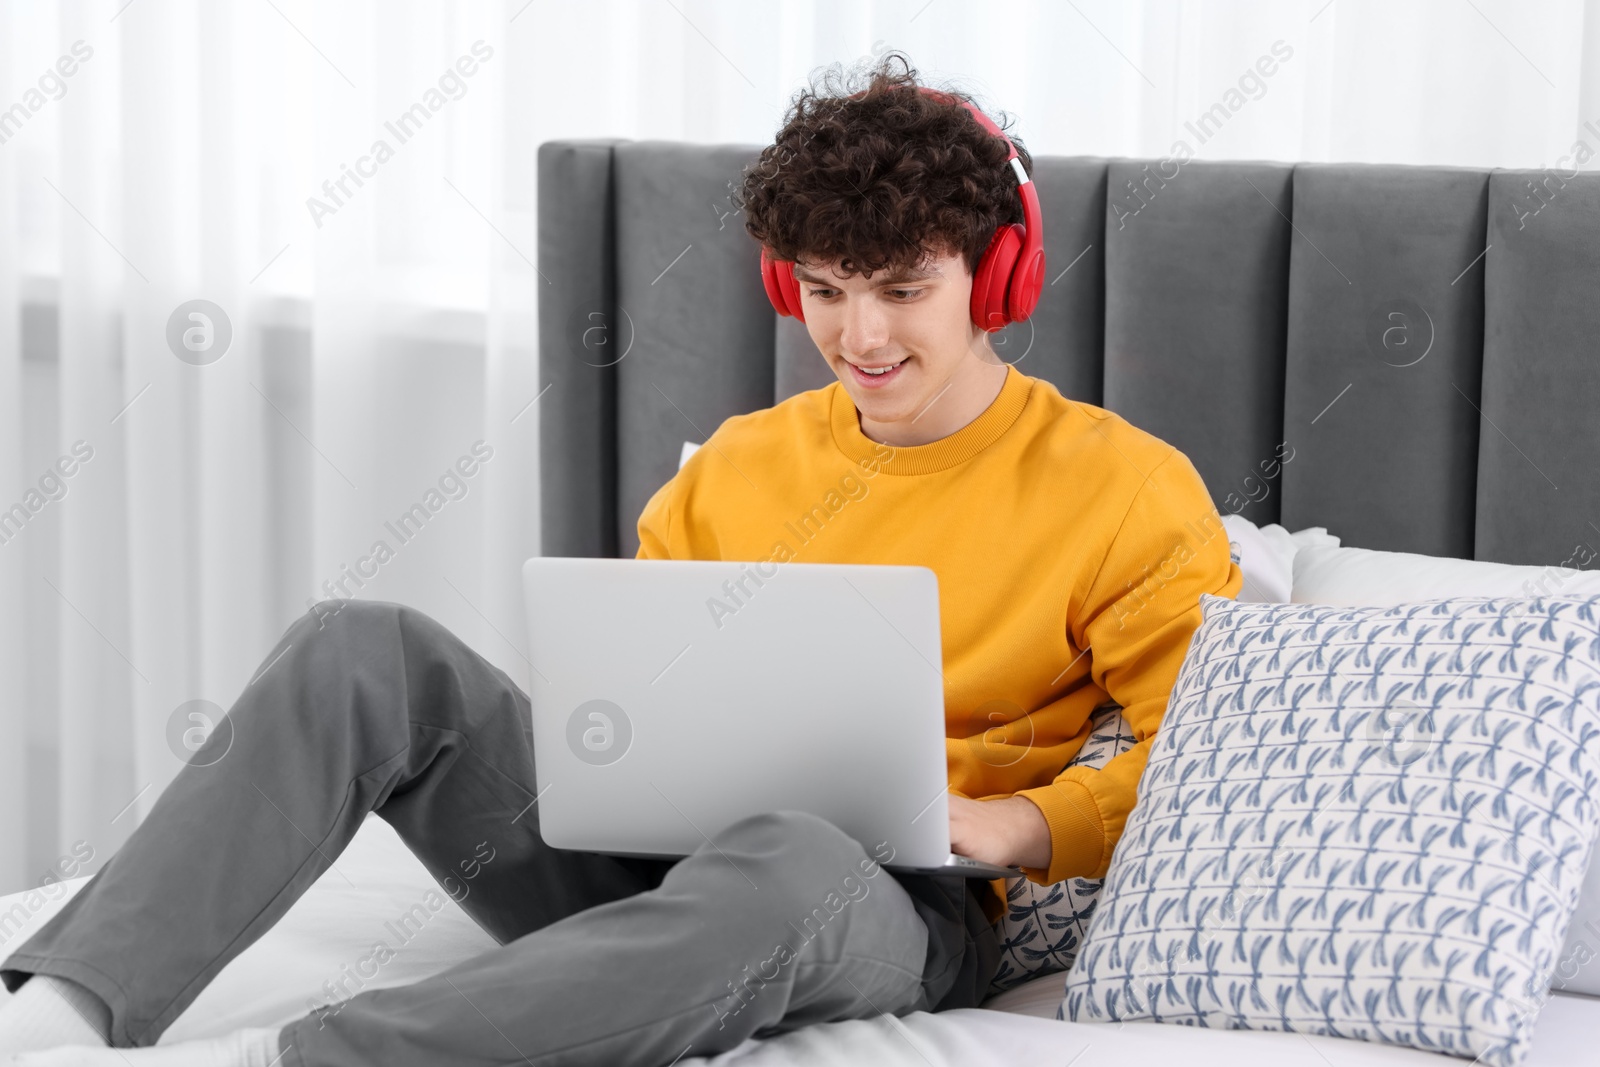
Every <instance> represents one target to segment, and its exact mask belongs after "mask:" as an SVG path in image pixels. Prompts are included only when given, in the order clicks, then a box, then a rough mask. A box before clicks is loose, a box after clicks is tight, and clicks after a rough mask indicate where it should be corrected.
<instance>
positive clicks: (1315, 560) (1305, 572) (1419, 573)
mask: <svg viewBox="0 0 1600 1067" xmlns="http://www.w3.org/2000/svg"><path fill="white" fill-rule="evenodd" d="M1574 562H1576V557H1574V558H1573V559H1569V560H1568V561H1567V565H1566V566H1549V567H1518V566H1513V565H1511V564H1507V563H1484V562H1481V561H1479V560H1471V559H1450V558H1447V557H1444V556H1424V555H1419V554H1417V553H1414V552H1376V551H1373V550H1372V549H1367V548H1325V547H1315V546H1313V547H1306V548H1302V549H1301V550H1300V551H1299V552H1297V553H1296V554H1295V557H1294V596H1293V600H1294V603H1296V604H1337V605H1339V606H1341V607H1371V606H1373V605H1390V604H1405V603H1410V602H1412V601H1416V600H1435V599H1438V598H1440V597H1450V596H1519V597H1533V596H1592V595H1593V594H1595V593H1600V571H1581V570H1575V569H1573V567H1572V566H1571V564H1572V563H1574ZM1239 599H1240V600H1243V599H1244V598H1243V597H1240V598H1239Z"/></svg>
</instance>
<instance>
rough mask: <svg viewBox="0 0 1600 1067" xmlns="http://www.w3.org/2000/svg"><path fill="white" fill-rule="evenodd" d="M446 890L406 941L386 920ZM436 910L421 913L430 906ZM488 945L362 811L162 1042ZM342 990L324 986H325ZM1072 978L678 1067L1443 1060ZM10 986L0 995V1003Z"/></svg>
mask: <svg viewBox="0 0 1600 1067" xmlns="http://www.w3.org/2000/svg"><path fill="white" fill-rule="evenodd" d="M85 881H86V879H81V878H80V879H74V880H72V881H71V882H68V883H65V890H66V891H65V892H63V893H60V894H59V895H58V899H56V900H54V901H46V902H44V903H43V906H42V907H38V909H37V910H30V908H29V907H28V905H27V904H26V903H24V901H25V895H24V894H21V893H18V894H13V895H11V896H8V897H0V958H3V957H4V956H6V955H9V954H10V953H11V952H13V951H15V950H16V949H17V947H18V946H20V945H21V944H22V943H23V942H24V941H25V940H27V937H28V935H29V934H30V933H31V931H33V930H35V929H37V928H38V927H39V926H41V925H43V924H44V922H45V921H46V920H48V919H49V918H50V916H51V915H54V914H55V913H56V911H58V910H59V909H60V908H61V906H62V905H63V904H64V903H65V902H66V901H67V899H69V898H70V896H71V895H72V894H73V893H76V892H77V891H78V889H80V888H82V886H83V884H84V882H85ZM430 892H431V893H435V894H437V898H436V899H439V900H442V901H443V905H444V906H443V907H441V908H439V909H438V910H437V911H428V912H427V914H428V918H427V920H426V922H424V923H423V924H422V926H421V928H420V929H419V930H418V931H417V932H416V933H415V934H414V936H411V937H409V938H408V939H406V940H404V941H403V942H402V941H401V940H400V939H399V938H398V937H397V936H396V934H395V932H394V927H393V923H394V922H395V921H396V920H397V919H399V917H400V916H401V915H403V914H405V913H407V912H408V911H410V910H411V909H412V908H413V906H414V905H417V904H419V903H423V902H424V900H425V899H426V897H427V895H428V894H429V893H430ZM424 910H425V911H426V910H427V909H426V908H425V909H424ZM378 940H383V941H385V942H386V943H387V944H388V945H389V946H390V947H391V950H393V951H394V957H393V959H392V960H391V961H390V962H389V963H388V964H386V965H385V966H384V967H383V968H382V969H381V970H379V971H378V972H377V973H376V974H375V975H372V976H370V977H367V976H363V975H361V974H360V973H359V972H358V970H357V968H358V967H359V965H360V961H361V960H362V958H363V957H364V956H367V955H368V954H369V953H370V952H371V949H372V946H373V943H374V942H375V941H378ZM494 947H495V942H494V939H493V938H491V937H490V936H489V935H488V934H486V933H484V932H483V931H482V930H481V929H479V928H478V926H477V925H476V924H475V923H474V922H473V921H472V920H471V919H470V918H468V917H467V915H466V913H465V912H463V911H462V910H461V908H460V907H459V906H458V905H457V904H456V903H455V902H454V901H451V900H450V899H449V898H448V897H447V896H445V895H444V894H443V893H442V892H441V891H440V890H439V889H438V887H437V885H436V884H435V883H434V882H433V880H432V879H431V878H430V877H429V876H428V873H427V872H426V871H425V870H423V868H422V866H421V864H419V863H418V862H417V861H416V859H415V857H413V856H412V855H411V853H410V852H409V851H408V850H407V849H406V847H405V845H404V844H403V843H402V842H401V841H400V839H399V837H398V836H397V835H396V834H395V832H394V830H393V829H391V828H390V827H389V825H388V824H387V823H385V822H384V821H383V820H381V819H378V818H376V817H375V816H373V817H369V818H368V819H367V821H366V823H365V824H364V825H363V826H362V828H361V831H360V832H359V833H358V834H357V835H356V837H355V839H354V840H353V841H352V842H351V844H350V847H349V848H348V849H346V850H345V852H344V853H343V854H342V855H340V856H339V857H338V859H337V860H336V861H335V864H334V868H333V869H332V870H329V871H328V872H327V873H326V874H324V875H323V877H322V878H320V879H319V880H318V881H317V883H316V884H315V885H313V886H312V887H311V889H310V890H309V891H308V892H307V893H306V894H305V896H303V897H301V899H300V900H299V901H298V902H296V904H295V906H294V907H293V908H291V909H290V911H289V913H288V914H287V915H285V916H284V918H283V919H282V921H280V922H279V923H278V924H277V926H275V927H274V928H273V929H272V930H271V931H269V932H268V933H267V934H266V936H264V937H262V938H261V939H260V940H259V941H257V942H256V943H255V944H254V945H251V946H250V947H249V948H248V949H246V950H245V951H244V952H243V953H241V954H240V955H239V957H238V958H237V959H235V960H234V961H233V962H232V963H230V964H229V965H228V966H227V967H226V968H224V969H223V971H222V972H221V973H220V974H219V975H218V976H217V977H216V979H215V980H214V981H213V982H212V983H211V984H210V985H209V986H207V987H206V989H205V990H204V992H202V993H201V994H200V996H199V997H197V998H196V999H195V1002H194V1003H193V1004H192V1005H190V1007H189V1010H187V1011H185V1012H184V1013H183V1015H181V1016H180V1017H179V1018H178V1019H177V1021H176V1022H174V1023H173V1025H172V1026H171V1027H170V1028H168V1030H167V1032H166V1033H165V1034H164V1035H163V1036H162V1039H161V1040H162V1043H163V1044H166V1043H169V1042H174V1041H185V1040H190V1039H192V1038H196V1037H209V1036H214V1035H216V1034H222V1033H226V1032H228V1031H230V1030H235V1029H238V1028H240V1027H244V1026H280V1025H282V1024H284V1023H287V1022H290V1021H292V1020H294V1019H297V1018H299V1017H300V1016H302V1015H304V1014H305V1013H306V1012H307V1011H309V1010H310V1009H311V1007H312V1006H313V1005H314V1004H317V1003H322V1002H325V1001H328V1000H332V999H338V997H341V996H348V995H351V994H353V993H355V992H359V991H360V990H362V989H377V988H383V987H387V986H395V985H403V984H405V983H407V982H413V981H416V980H417V979H419V978H423V977H426V976H428V975H430V974H435V973H437V972H439V971H441V970H443V969H444V968H446V967H449V966H452V965H453V964H455V963H458V962H460V961H461V960H464V959H467V958H469V957H471V956H474V955H477V954H478V953H481V952H484V951H487V950H489V949H492V948H494ZM341 980H342V981H343V982H344V983H345V984H344V992H342V993H340V994H338V995H337V996H334V997H330V996H328V994H326V993H325V992H322V988H323V984H324V983H325V982H328V981H335V982H338V981H341ZM1063 984H1064V976H1062V975H1059V974H1057V975H1048V976H1046V977H1044V978H1038V979H1035V980H1033V981H1031V982H1027V983H1024V984H1023V985H1020V986H1018V987H1016V988H1014V989H1011V990H1008V991H1007V992H1005V993H1002V994H1001V995H1000V996H998V997H994V998H992V999H991V1000H990V1001H989V1002H988V1003H987V1004H985V1005H984V1006H983V1007H982V1008H974V1009H965V1010H957V1011H947V1012H940V1013H938V1014H932V1013H929V1012H916V1013H913V1014H911V1015H907V1016H903V1017H900V1018H896V1017H894V1016H879V1017H877V1018H874V1019H864V1020H853V1021H850V1022H839V1023H827V1024H824V1025H821V1026H813V1027H808V1028H806V1029H804V1030H800V1031H796V1032H794V1033H789V1034H783V1035H780V1036H778V1037H773V1038H769V1039H767V1040H765V1041H754V1040H752V1041H746V1042H745V1043H744V1044H743V1045H741V1046H739V1047H738V1048H736V1049H733V1050H731V1051H729V1052H725V1053H723V1054H722V1055H720V1056H715V1057H710V1058H702V1057H686V1058H684V1059H682V1060H679V1061H678V1064H679V1067H690V1065H694V1067H725V1065H737V1067H820V1065H833V1064H852V1063H871V1064H874V1065H879V1064H881V1065H884V1067H898V1065H904V1067H976V1065H986V1064H1015V1063H1052V1064H1073V1065H1074V1067H1091V1065H1094V1064H1104V1065H1106V1067H1124V1065H1126V1064H1129V1063H1155V1062H1162V1061H1163V1060H1164V1059H1168V1060H1170V1061H1171V1062H1181V1063H1183V1065H1184V1067H1258V1065H1259V1067H1300V1065H1304V1067H1408V1065H1409V1067H1439V1064H1441V1063H1448V1062H1450V1061H1449V1060H1441V1059H1440V1058H1439V1057H1438V1056H1437V1055H1436V1054H1435V1053H1431V1052H1423V1051H1419V1050H1415V1049H1402V1048H1394V1047H1390V1046H1384V1045H1373V1044H1366V1043H1363V1042H1359V1041H1346V1040H1342V1039H1339V1038H1328V1037H1316V1036H1308V1035H1300V1034H1283V1033H1271V1032H1263V1031H1243V1030H1197V1029H1194V1028H1190V1027H1182V1026H1168V1025H1157V1024H1154V1023H1128V1024H1109V1025H1108V1024H1091V1023H1069V1022H1058V1021H1057V1020H1056V1019H1055V1011H1056V1006H1057V1005H1058V1004H1059V1003H1060V1002H1061V992H1062V986H1063ZM5 996H6V994H5V993H4V991H3V990H0V999H3V998H4V997H5ZM1597 1041H1600V998H1596V997H1584V996H1576V995H1567V994H1561V993H1557V994H1555V995H1554V996H1552V997H1551V999H1550V1001H1549V1002H1548V1003H1547V1004H1546V1005H1545V1007H1544V1010H1543V1011H1542V1012H1541V1013H1540V1015H1539V1021H1538V1026H1537V1029H1536V1031H1535V1036H1534V1046H1533V1053H1532V1056H1531V1057H1530V1058H1529V1060H1528V1063H1527V1067H1580V1065H1582V1067H1592V1065H1593V1064H1594V1063H1595V1062H1596V1061H1597V1056H1596V1052H1595V1044H1596V1042H1597Z"/></svg>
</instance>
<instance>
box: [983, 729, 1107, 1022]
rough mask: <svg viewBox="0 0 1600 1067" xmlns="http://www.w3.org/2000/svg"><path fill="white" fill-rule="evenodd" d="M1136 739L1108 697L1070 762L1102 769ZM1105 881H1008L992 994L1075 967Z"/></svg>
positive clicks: (998, 923)
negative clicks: (1086, 736)
mask: <svg viewBox="0 0 1600 1067" xmlns="http://www.w3.org/2000/svg"><path fill="white" fill-rule="evenodd" d="M1134 741H1135V739H1134V736H1133V728H1132V727H1130V726H1129V725H1128V720H1126V719H1124V718H1123V717H1122V705H1121V704H1118V703H1117V702H1115V701H1108V702H1107V703H1105V704H1101V705H1100V706H1099V707H1098V708H1095V709H1094V712H1093V714H1091V715H1090V716H1089V738H1088V740H1086V741H1084V743H1083V747H1082V748H1081V749H1079V750H1078V754H1077V755H1076V756H1074V757H1072V759H1071V760H1070V761H1069V762H1068V763H1067V766H1068V767H1078V766H1084V767H1103V766H1105V764H1106V761H1107V760H1109V759H1111V757H1112V756H1118V755H1121V754H1122V753H1124V752H1126V751H1128V749H1130V748H1132V747H1133V746H1134ZM1104 883H1105V880H1104V879H1103V878H1094V879H1089V878H1067V879H1064V880H1063V881H1060V882H1057V883H1055V884H1054V885H1039V884H1038V883H1036V882H1030V881H1028V880H1027V879H1026V878H1018V879H1016V880H1015V881H1013V882H1010V883H1008V885H1007V889H1006V911H1005V914H1004V915H1002V916H1000V918H999V919H998V920H997V921H996V922H995V932H996V934H997V935H998V936H999V938H1000V969H999V970H998V971H996V972H995V976H994V980H993V981H992V982H990V984H989V992H990V993H991V994H993V993H1000V992H1003V991H1005V990H1007V989H1010V988H1011V987H1012V986H1014V985H1018V984H1019V983H1021V982H1024V981H1027V980H1028V979H1029V978H1034V977H1037V976H1038V975H1042V974H1053V973H1055V972H1057V971H1064V970H1066V969H1067V968H1068V967H1071V966H1072V960H1073V957H1075V956H1076V955H1077V954H1078V946H1079V945H1080V944H1082V943H1083V935H1084V932H1085V931H1087V930H1088V928H1089V920H1090V919H1091V918H1093V917H1094V909H1095V902H1096V901H1097V900H1099V899H1100V887H1101V886H1102V885H1103V884H1104Z"/></svg>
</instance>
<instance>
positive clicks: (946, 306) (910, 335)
mask: <svg viewBox="0 0 1600 1067" xmlns="http://www.w3.org/2000/svg"><path fill="white" fill-rule="evenodd" d="M837 265H838V264H837V262H834V263H821V262H816V261H811V260H806V259H802V260H801V261H800V262H797V263H796V264H795V267H794V276H795V280H796V281H798V282H799V283H800V306H801V307H802V308H803V309H804V311H805V315H806V318H805V323H806V329H807V330H808V331H809V332H810V334H811V340H812V341H813V342H814V343H815V344H816V346H817V349H818V351H820V352H821V353H822V355H823V358H824V359H826V360H827V361H828V366H829V367H831V368H832V369H833V372H834V374H836V375H837V376H838V378H839V381H840V382H841V383H842V384H843V385H844V388H845V392H846V393H848V394H849V396H850V399H851V400H853V401H854V402H855V405H856V408H857V409H858V410H859V411H860V412H861V424H862V427H863V429H869V432H870V428H872V427H876V428H878V429H879V430H880V431H881V436H879V437H878V439H880V440H891V439H898V440H896V441H894V443H900V444H911V443H915V442H917V441H920V440H924V439H926V440H937V439H938V438H939V437H941V436H944V432H953V430H954V429H955V428H959V426H960V425H962V423H961V422H957V423H955V424H954V426H952V427H951V428H950V429H949V430H946V431H944V432H939V431H940V430H941V429H942V427H943V426H944V424H946V423H947V422H949V420H948V419H946V418H944V417H943V416H944V415H945V414H947V413H948V414H950V415H951V416H952V417H957V418H959V417H960V416H961V415H965V418H966V419H970V418H971V417H972V415H971V414H967V413H966V411H965V409H966V408H967V407H969V406H970V405H968V404H964V403H962V402H961V401H962V400H963V399H964V397H965V394H966V393H967V392H974V393H975V392H979V391H981V390H982V389H983V387H984V386H983V384H982V383H984V382H992V380H993V376H992V374H988V373H986V371H987V368H986V367H985V366H984V365H985V364H995V363H998V359H997V357H996V356H995V355H994V352H993V350H992V349H991V348H990V347H989V336H988V334H987V333H985V332H984V331H983V330H981V329H979V328H978V327H977V326H976V325H974V324H973V322H972V318H971V313H970V311H969V308H970V307H971V297H972V275H971V274H970V273H969V272H968V270H967V264H966V260H965V259H964V258H963V257H962V256H960V255H959V254H955V255H952V254H948V253H945V254H936V255H930V256H929V257H928V258H927V259H926V260H925V261H924V263H923V264H922V266H921V267H920V268H918V269H914V270H911V271H909V272H906V273H903V274H898V275H891V274H887V273H885V272H884V271H878V272H876V274H875V276H873V277H871V278H868V277H866V276H865V275H863V274H857V275H855V276H854V277H850V278H845V277H843V276H841V275H839V274H838V273H837V272H836V270H835V268H836V267H837ZM895 363H898V364H899V366H897V367H895V368H894V369H893V370H891V371H889V372H888V373H887V374H884V375H883V376H881V377H874V376H871V375H869V374H867V373H866V371H865V370H863V369H862V368H874V369H880V368H882V367H886V366H889V365H891V364H895ZM989 392H990V394H991V396H992V393H993V389H990V390H989ZM951 394H954V395H951ZM936 402H937V407H935V406H933V405H935V403H936ZM985 402H987V401H985ZM980 410H981V409H980ZM930 435H931V436H930Z"/></svg>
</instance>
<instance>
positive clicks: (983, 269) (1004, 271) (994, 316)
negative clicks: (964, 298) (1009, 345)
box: [971, 222, 1022, 333]
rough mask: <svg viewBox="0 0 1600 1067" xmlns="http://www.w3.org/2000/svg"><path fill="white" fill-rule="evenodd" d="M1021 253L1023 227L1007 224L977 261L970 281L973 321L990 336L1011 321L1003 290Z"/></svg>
mask: <svg viewBox="0 0 1600 1067" xmlns="http://www.w3.org/2000/svg"><path fill="white" fill-rule="evenodd" d="M1021 250H1022V227H1021V226H1020V225H1019V224H1017V223H1015V222H1008V223H1006V224H1005V225H1003V226H999V227H996V229H995V231H994V236H993V237H991V238H990V239H989V247H988V248H986V249H984V251H983V258H982V259H980V260H979V261H978V273H977V274H975V275H974V276H973V278H972V308H971V311H972V321H973V322H974V323H976V324H977V325H978V326H980V327H982V328H983V329H984V330H987V331H989V332H991V333H992V332H994V331H995V330H998V329H1000V328H1001V327H1002V326H1004V325H1006V324H1007V323H1009V322H1011V321H1012V319H1011V315H1010V314H1009V312H1008V308H1007V305H1006V290H1007V288H1008V286H1009V285H1010V284H1011V272H1012V270H1013V269H1014V268H1015V266H1016V263H1017V254H1018V252H1020V251H1021Z"/></svg>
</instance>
